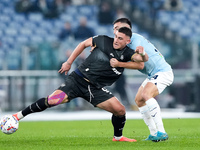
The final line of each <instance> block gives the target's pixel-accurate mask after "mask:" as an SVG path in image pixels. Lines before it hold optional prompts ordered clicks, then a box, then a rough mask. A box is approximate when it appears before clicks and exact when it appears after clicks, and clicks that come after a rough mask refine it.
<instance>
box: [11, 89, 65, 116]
mask: <svg viewBox="0 0 200 150" xmlns="http://www.w3.org/2000/svg"><path fill="white" fill-rule="evenodd" d="M67 101H68V96H67V94H65V93H64V92H63V91H61V90H56V91H54V92H53V93H52V94H51V95H49V96H48V97H47V98H40V99H39V100H37V101H36V102H34V103H32V104H31V105H29V106H28V107H26V108H25V109H23V110H22V111H20V112H18V113H16V114H14V115H13V116H15V118H17V120H20V119H22V118H24V117H25V116H27V115H28V114H31V113H35V112H41V111H44V110H45V109H47V108H49V107H53V106H56V105H59V104H61V103H66V102H67Z"/></svg>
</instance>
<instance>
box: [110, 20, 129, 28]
mask: <svg viewBox="0 0 200 150" xmlns="http://www.w3.org/2000/svg"><path fill="white" fill-rule="evenodd" d="M118 22H121V23H126V24H128V25H129V26H130V27H131V28H132V25H131V21H130V20H129V19H128V18H119V19H117V20H115V21H114V22H113V24H115V23H118Z"/></svg>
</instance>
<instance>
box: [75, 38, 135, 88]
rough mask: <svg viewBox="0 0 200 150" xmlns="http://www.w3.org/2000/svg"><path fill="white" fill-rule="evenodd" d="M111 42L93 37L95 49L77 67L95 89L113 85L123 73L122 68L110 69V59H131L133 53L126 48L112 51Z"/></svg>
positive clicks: (107, 39)
mask: <svg viewBox="0 0 200 150" xmlns="http://www.w3.org/2000/svg"><path fill="white" fill-rule="evenodd" d="M113 40H114V39H113V38H110V37H108V36H96V37H93V46H94V47H95V48H94V50H93V51H92V52H91V54H90V55H89V56H88V57H87V58H86V59H85V61H84V62H83V63H82V64H81V65H80V66H79V67H78V69H79V70H80V72H81V73H82V74H83V75H84V76H85V77H86V78H87V79H88V80H89V81H90V82H91V83H92V84H94V85H95V86H96V87H97V88H102V87H104V86H109V85H111V84H113V83H114V82H115V81H116V80H117V79H118V78H119V77H120V75H121V74H122V73H123V71H124V68H120V67H117V68H113V67H111V66H110V59H111V58H116V59H117V60H119V61H122V62H127V61H131V57H132V55H133V54H134V53H135V52H134V51H133V50H132V49H130V48H129V47H127V46H126V47H125V48H124V49H122V50H116V49H114V48H113Z"/></svg>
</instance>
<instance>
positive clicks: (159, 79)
mask: <svg viewBox="0 0 200 150" xmlns="http://www.w3.org/2000/svg"><path fill="white" fill-rule="evenodd" d="M113 25H114V28H113V29H114V34H115V33H116V31H117V30H118V29H119V28H121V27H124V26H125V27H129V28H130V29H131V22H130V21H129V19H127V18H120V19H117V20H116V21H115V22H114V24H113ZM128 46H129V47H130V48H131V49H136V47H137V46H142V47H143V48H144V50H145V52H146V53H147V54H148V56H149V60H148V61H147V62H145V63H144V68H143V69H142V70H139V71H141V72H142V73H143V74H146V75H147V78H146V79H145V80H144V82H143V83H142V84H141V86H140V87H139V89H138V92H137V94H136V97H135V102H136V104H137V106H138V108H139V111H140V113H141V115H142V118H143V120H144V122H145V124H146V125H147V126H148V128H149V130H150V135H149V136H148V138H147V139H146V140H151V141H154V142H158V141H164V140H167V139H168V134H167V133H166V131H165V129H164V125H163V121H162V117H161V111H160V106H159V104H158V103H157V101H156V99H155V96H157V95H159V94H160V93H162V92H163V90H164V89H165V88H166V87H167V86H170V85H171V84H172V82H173V80H174V75H173V72H172V68H171V66H170V65H169V64H168V63H167V62H166V61H165V58H164V57H163V55H162V54H161V53H160V52H159V50H158V49H156V47H155V46H154V45H153V44H152V43H150V42H149V41H148V40H147V39H145V38H144V37H143V36H141V35H139V34H136V33H133V34H132V38H131V42H130V44H129V45H128ZM110 64H111V66H112V67H124V68H129V69H138V68H139V66H138V65H139V64H138V63H136V62H119V61H117V60H116V59H111V61H110Z"/></svg>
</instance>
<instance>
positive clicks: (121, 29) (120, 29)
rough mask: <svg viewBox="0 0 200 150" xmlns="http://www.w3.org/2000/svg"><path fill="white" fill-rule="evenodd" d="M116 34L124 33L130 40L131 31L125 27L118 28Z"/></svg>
mask: <svg viewBox="0 0 200 150" xmlns="http://www.w3.org/2000/svg"><path fill="white" fill-rule="evenodd" d="M118 32H121V33H124V34H125V35H127V36H129V37H130V38H131V36H132V31H131V29H129V28H127V27H121V28H119V30H118Z"/></svg>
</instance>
